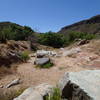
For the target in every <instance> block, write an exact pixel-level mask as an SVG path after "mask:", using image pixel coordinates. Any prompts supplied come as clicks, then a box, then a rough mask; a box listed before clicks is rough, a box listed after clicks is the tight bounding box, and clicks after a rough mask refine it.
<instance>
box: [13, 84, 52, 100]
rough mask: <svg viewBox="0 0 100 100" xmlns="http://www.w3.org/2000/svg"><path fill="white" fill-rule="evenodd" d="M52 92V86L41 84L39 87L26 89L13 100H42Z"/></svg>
mask: <svg viewBox="0 0 100 100" xmlns="http://www.w3.org/2000/svg"><path fill="white" fill-rule="evenodd" d="M52 90H53V86H52V85H49V84H47V83H43V84H40V85H39V86H36V87H30V88H28V89H26V90H25V91H24V92H23V93H22V94H21V95H20V96H18V97H17V98H14V99H13V100H43V98H44V97H45V96H46V95H48V94H50V93H52Z"/></svg>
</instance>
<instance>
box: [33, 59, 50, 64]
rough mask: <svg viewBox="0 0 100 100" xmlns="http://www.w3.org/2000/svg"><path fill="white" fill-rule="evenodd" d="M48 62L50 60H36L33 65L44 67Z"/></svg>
mask: <svg viewBox="0 0 100 100" xmlns="http://www.w3.org/2000/svg"><path fill="white" fill-rule="evenodd" d="M48 62H50V58H36V60H35V61H34V64H36V65H44V64H46V63H48Z"/></svg>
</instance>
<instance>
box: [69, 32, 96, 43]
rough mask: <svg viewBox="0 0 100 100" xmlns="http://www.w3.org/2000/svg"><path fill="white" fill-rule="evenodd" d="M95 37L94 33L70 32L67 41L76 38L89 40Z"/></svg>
mask: <svg viewBox="0 0 100 100" xmlns="http://www.w3.org/2000/svg"><path fill="white" fill-rule="evenodd" d="M95 37H96V35H94V34H89V33H83V32H70V33H69V34H68V36H67V38H68V41H69V42H73V41H74V40H76V39H86V40H91V39H93V38H95Z"/></svg>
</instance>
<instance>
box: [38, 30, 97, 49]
mask: <svg viewBox="0 0 100 100" xmlns="http://www.w3.org/2000/svg"><path fill="white" fill-rule="evenodd" d="M95 37H96V35H94V34H89V33H83V32H69V34H67V36H65V35H63V34H61V33H60V34H58V33H54V32H47V33H41V34H39V35H38V42H39V43H40V44H42V45H47V46H52V47H54V48H60V47H65V46H68V45H69V44H71V43H73V42H74V41H75V40H76V39H86V40H91V39H94V38H95Z"/></svg>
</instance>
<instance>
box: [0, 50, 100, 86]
mask: <svg viewBox="0 0 100 100" xmlns="http://www.w3.org/2000/svg"><path fill="white" fill-rule="evenodd" d="M91 57H92V58H93V57H94V59H92V58H91ZM90 58H91V59H92V60H91V59H90ZM52 59H53V61H54V64H55V65H54V66H53V67H52V68H49V69H39V68H35V65H34V64H33V63H34V60H35V57H31V59H30V60H29V61H28V63H23V64H20V65H18V68H17V72H16V73H15V74H12V75H8V76H5V77H4V78H3V79H2V80H0V85H6V84H7V83H9V82H11V80H13V79H16V78H18V77H19V78H21V80H22V83H21V84H20V85H18V86H23V87H24V86H25V87H29V86H32V85H38V84H40V83H49V84H53V85H56V83H57V82H58V80H59V79H60V78H61V77H62V76H63V75H64V73H65V72H72V71H74V72H75V71H81V70H87V69H97V68H93V67H82V66H86V65H91V64H92V63H93V62H94V61H95V60H97V59H99V61H100V57H99V56H98V55H96V54H94V53H90V52H87V51H85V50H82V51H81V52H80V53H78V54H76V55H74V57H63V56H62V57H59V58H56V57H54V58H52ZM89 60H90V61H89ZM91 62H92V63H91ZM99 69H100V68H99Z"/></svg>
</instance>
